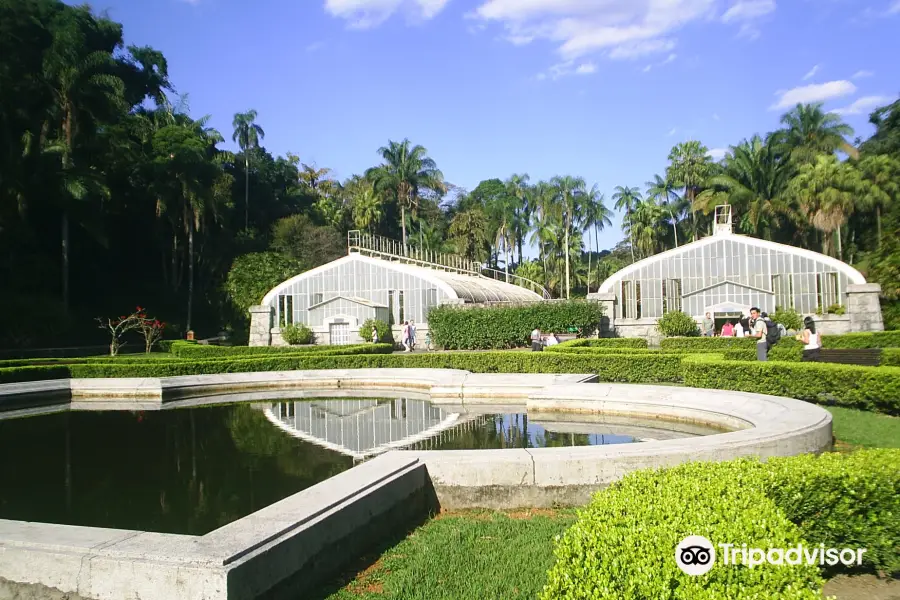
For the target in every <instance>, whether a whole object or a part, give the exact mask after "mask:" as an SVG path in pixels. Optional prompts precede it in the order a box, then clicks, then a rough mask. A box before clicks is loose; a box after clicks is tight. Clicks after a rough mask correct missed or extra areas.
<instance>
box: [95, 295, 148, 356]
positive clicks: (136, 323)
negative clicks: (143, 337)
mask: <svg viewBox="0 0 900 600" xmlns="http://www.w3.org/2000/svg"><path fill="white" fill-rule="evenodd" d="M139 314H140V307H138V310H137V311H136V312H133V313H131V314H130V315H128V316H125V315H121V316H120V317H119V318H112V319H110V318H104V317H97V322H98V323H100V329H105V330H107V331H109V334H110V336H112V339H111V340H110V342H109V355H110V356H116V355H117V354H118V353H119V348H120V347H121V346H122V336H123V335H125V333H126V332H128V331H134V330H135V329H139V328H140V326H141V321H140V318H139V317H138V315H139Z"/></svg>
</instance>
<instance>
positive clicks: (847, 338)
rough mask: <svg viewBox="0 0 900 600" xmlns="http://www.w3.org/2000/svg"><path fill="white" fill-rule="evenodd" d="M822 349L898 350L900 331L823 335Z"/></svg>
mask: <svg viewBox="0 0 900 600" xmlns="http://www.w3.org/2000/svg"><path fill="white" fill-rule="evenodd" d="M822 347H823V348H856V349H859V348H900V331H872V332H869V333H846V334H844V335H823V336H822Z"/></svg>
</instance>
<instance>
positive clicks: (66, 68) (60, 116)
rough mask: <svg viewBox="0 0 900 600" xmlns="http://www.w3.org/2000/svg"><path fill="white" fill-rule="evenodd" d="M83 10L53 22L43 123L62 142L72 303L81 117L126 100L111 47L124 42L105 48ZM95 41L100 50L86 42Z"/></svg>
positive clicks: (82, 191) (82, 190)
mask: <svg viewBox="0 0 900 600" xmlns="http://www.w3.org/2000/svg"><path fill="white" fill-rule="evenodd" d="M83 13H87V15H88V16H90V9H89V8H87V7H79V8H77V9H70V10H66V11H64V12H63V13H61V14H62V15H63V16H62V17H61V18H60V20H59V21H57V22H56V23H55V24H54V26H55V29H56V32H55V35H54V36H53V43H52V45H51V47H50V49H49V51H48V52H47V55H46V58H45V59H44V72H43V78H44V81H46V82H47V84H48V85H49V87H50V88H51V90H52V94H53V108H52V116H51V117H50V119H51V120H55V124H53V125H51V123H45V124H44V127H43V129H42V132H44V131H48V130H50V129H51V127H52V126H54V125H55V126H58V127H59V139H58V141H55V142H51V143H52V144H55V145H56V146H57V147H58V148H59V154H60V156H61V161H62V171H63V172H62V178H63V182H64V183H63V185H64V188H65V189H64V190H63V191H62V193H61V194H60V198H61V199H62V202H63V206H62V223H61V233H62V256H61V259H62V302H63V306H64V307H65V308H68V306H69V247H70V243H69V212H70V211H69V206H68V204H70V202H69V201H70V200H82V199H83V198H84V197H85V196H86V195H87V194H86V192H87V190H86V187H85V185H84V182H83V181H80V177H79V175H78V173H77V172H76V170H75V169H76V165H75V161H74V158H73V155H74V152H75V148H76V143H77V138H78V134H79V132H80V131H82V130H87V129H88V128H86V127H85V128H83V127H81V121H82V120H85V121H95V122H96V121H99V120H105V119H104V117H105V116H109V115H113V114H116V113H117V112H118V111H119V109H121V108H122V107H123V106H124V104H125V101H124V89H125V87H124V84H123V83H122V80H121V79H120V78H119V77H116V76H115V75H113V72H114V70H115V62H114V59H113V54H112V52H113V50H114V49H115V46H119V45H120V44H121V39H119V40H118V41H117V42H114V43H113V44H111V45H109V44H108V45H107V47H103V44H104V43H105V41H106V40H104V39H103V38H104V36H99V35H90V34H92V33H96V32H88V31H85V27H87V26H88V25H86V24H88V23H94V24H95V25H96V23H95V21H94V19H93V17H92V16H90V18H89V19H83V18H82V17H83V16H84V14H83ZM90 40H94V41H95V44H94V45H96V46H98V47H97V48H93V47H89V46H88V45H87V42H88V41H90ZM48 141H49V140H46V139H42V140H41V141H40V142H39V144H40V150H41V151H43V150H44V149H45V148H46V147H47V142H48Z"/></svg>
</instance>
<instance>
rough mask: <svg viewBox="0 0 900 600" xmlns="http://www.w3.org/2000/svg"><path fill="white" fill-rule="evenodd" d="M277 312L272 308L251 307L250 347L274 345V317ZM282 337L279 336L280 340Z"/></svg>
mask: <svg viewBox="0 0 900 600" xmlns="http://www.w3.org/2000/svg"><path fill="white" fill-rule="evenodd" d="M274 312H275V311H274V310H273V309H272V307H271V306H251V307H250V343H249V344H250V345H251V346H270V345H272V315H273V313H274ZM280 339H281V336H279V340H280Z"/></svg>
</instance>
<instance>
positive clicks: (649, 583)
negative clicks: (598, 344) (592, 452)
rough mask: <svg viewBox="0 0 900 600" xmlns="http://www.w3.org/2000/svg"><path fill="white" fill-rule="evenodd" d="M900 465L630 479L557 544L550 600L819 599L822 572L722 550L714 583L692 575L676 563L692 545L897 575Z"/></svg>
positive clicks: (830, 457)
mask: <svg viewBox="0 0 900 600" xmlns="http://www.w3.org/2000/svg"><path fill="white" fill-rule="evenodd" d="M898 461H900V452H898V451H897V450H861V451H858V452H855V453H853V454H850V455H842V454H826V455H824V456H821V457H815V456H811V455H805V456H798V457H790V458H774V459H770V460H769V461H767V462H766V463H760V462H757V461H754V460H748V459H742V460H737V461H730V462H725V463H690V464H686V465H681V466H678V467H675V468H669V469H660V470H647V471H638V472H634V473H630V474H628V475H626V476H625V477H624V478H623V479H622V480H621V481H619V482H617V483H616V484H614V485H613V486H612V487H611V488H609V489H607V490H604V491H603V492H600V493H599V494H597V495H596V496H595V498H594V500H593V501H592V502H591V504H590V505H589V506H588V507H587V508H586V509H585V510H583V511H582V512H581V513H580V515H579V518H578V520H577V521H576V523H575V524H574V525H573V526H572V527H571V528H570V529H569V530H568V531H567V532H566V533H565V534H564V535H563V536H562V537H561V539H560V540H559V541H558V543H557V547H556V557H557V562H556V564H555V565H554V567H553V568H552V569H551V570H550V572H549V574H548V581H547V585H546V587H545V588H544V592H543V595H542V598H545V599H547V600H549V599H550V598H553V599H556V598H567V599H576V598H598V599H603V598H610V599H612V598H621V597H623V596H626V595H633V596H635V597H641V598H651V597H666V598H684V599H691V600H693V599H695V598H705V599H709V600H713V599H715V600H718V599H722V600H725V599H726V598H737V597H741V598H743V597H750V596H753V597H759V598H797V599H807V598H809V599H813V598H821V597H822V595H821V590H822V584H823V583H824V581H823V579H822V576H821V574H820V573H819V571H818V567H816V566H812V565H806V564H802V565H799V566H792V567H791V568H785V567H783V566H775V565H769V564H768V563H766V564H763V565H760V566H756V567H754V568H752V569H750V568H741V567H727V566H724V565H723V564H722V560H721V552H720V549H719V548H716V550H717V551H719V554H717V556H716V566H715V567H713V569H712V570H711V571H709V573H707V574H705V575H702V576H696V577H695V576H691V575H686V574H685V573H683V572H682V571H681V570H680V569H679V568H678V567H677V565H676V563H675V561H674V560H672V555H673V551H674V549H675V548H676V547H677V545H678V544H679V542H681V540H682V539H684V538H685V537H687V536H688V535H702V536H704V537H706V538H707V539H709V540H711V541H712V542H713V544H720V543H732V544H736V545H737V546H738V547H740V545H741V544H747V545H748V546H749V547H756V548H790V547H793V546H796V545H797V544H803V545H804V546H806V547H807V548H813V547H818V545H819V544H821V543H824V544H825V547H826V548H828V547H836V548H848V547H849V548H867V549H868V551H867V552H866V553H865V554H863V567H864V568H868V569H869V570H882V571H885V572H888V573H890V572H897V570H898V568H900V551H898V548H897V546H896V540H897V539H898V536H900V521H898V520H897V519H896V518H895V516H896V515H897V511H898V510H900V495H898V491H900V476H898V471H897V469H896V465H897V462H898ZM686 507H690V509H688V510H685V508H686ZM833 570H834V571H837V570H838V569H833Z"/></svg>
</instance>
